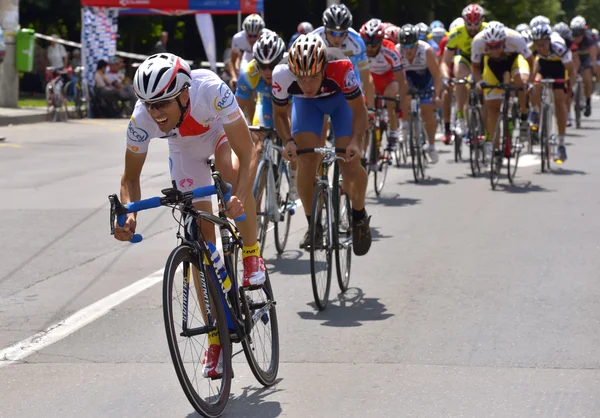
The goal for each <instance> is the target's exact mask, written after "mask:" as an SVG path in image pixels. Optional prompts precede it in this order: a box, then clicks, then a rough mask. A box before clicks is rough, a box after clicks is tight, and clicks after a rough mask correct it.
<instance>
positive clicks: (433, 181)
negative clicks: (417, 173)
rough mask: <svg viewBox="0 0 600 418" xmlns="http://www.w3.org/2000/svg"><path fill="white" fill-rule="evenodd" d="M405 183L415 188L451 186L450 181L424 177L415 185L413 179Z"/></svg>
mask: <svg viewBox="0 0 600 418" xmlns="http://www.w3.org/2000/svg"><path fill="white" fill-rule="evenodd" d="M407 183H412V184H416V185H417V186H439V185H446V184H452V182H451V181H450V180H446V179H440V178H437V177H426V178H424V179H423V180H419V182H418V183H416V182H415V179H414V178H413V179H412V180H408V182H407ZM399 184H401V183H399Z"/></svg>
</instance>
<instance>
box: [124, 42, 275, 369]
mask: <svg viewBox="0 0 600 418" xmlns="http://www.w3.org/2000/svg"><path fill="white" fill-rule="evenodd" d="M133 87H134V91H135V94H136V95H137V96H138V98H139V99H140V100H138V102H137V104H136V106H135V109H134V111H133V116H132V117H131V121H130V122H129V127H128V128H127V135H126V136H127V150H126V152H125V170H124V173H123V177H122V179H121V201H122V202H123V203H129V202H132V201H137V200H140V198H141V187H140V174H141V171H142V167H143V165H144V162H145V160H146V154H147V151H148V145H149V143H150V140H151V139H152V138H166V139H167V140H168V142H169V168H170V171H171V178H172V180H173V181H174V182H175V183H176V185H177V188H178V189H179V190H181V191H184V192H185V191H191V190H193V189H195V188H197V187H203V186H207V185H210V184H213V180H212V177H211V171H210V167H209V166H208V164H207V159H208V158H209V157H210V156H211V155H212V154H214V156H215V166H216V168H217V170H218V171H219V172H220V173H221V175H222V177H223V179H224V180H225V181H227V182H228V183H231V185H232V186H233V189H232V191H231V194H232V196H231V199H230V200H229V202H228V204H227V208H226V209H227V211H226V213H227V216H229V217H230V218H237V217H239V216H241V215H242V214H243V213H245V214H246V219H245V220H244V221H242V222H238V223H237V225H238V227H239V229H240V231H241V233H242V236H243V237H244V246H243V249H242V257H243V264H244V280H243V286H245V287H247V286H254V285H260V284H262V283H264V281H265V264H264V261H263V259H262V258H261V256H260V249H259V247H258V243H257V240H256V234H257V233H256V205H255V202H254V196H253V194H252V180H253V179H252V176H251V173H250V170H251V168H250V166H251V161H252V158H253V155H254V146H253V142H252V139H251V137H250V132H249V131H248V125H247V124H246V120H245V119H244V118H243V117H242V112H241V110H240V109H239V107H238V104H237V102H236V100H235V97H234V95H233V93H232V92H231V90H230V89H229V87H228V86H227V84H225V83H224V82H223V81H222V80H221V79H219V77H218V76H217V75H216V74H215V73H213V72H212V71H209V70H195V71H191V69H190V66H189V65H188V64H187V62H185V61H184V60H183V59H181V58H179V57H177V56H175V55H173V54H167V53H164V54H157V55H153V56H151V57H150V58H148V59H147V60H146V61H144V62H143V63H142V65H140V67H139V68H138V70H137V71H136V73H135V77H134V81H133ZM193 204H194V207H196V208H197V209H199V210H203V211H207V212H211V213H212V204H211V201H210V198H201V199H194V201H193ZM136 218H137V216H136V214H135V213H133V214H129V215H127V220H126V221H125V225H124V226H123V227H122V228H121V227H119V226H118V225H115V238H117V239H119V240H121V241H127V240H129V239H131V238H132V236H133V233H134V232H135V228H136ZM201 227H202V232H203V234H204V237H205V238H206V239H207V240H209V241H211V242H213V243H214V242H215V230H214V227H213V226H212V225H210V226H209V224H208V223H204V224H203V225H202V226H201ZM200 303H201V302H200ZM208 340H209V349H208V350H207V351H206V353H205V357H204V360H203V370H202V374H203V376H204V377H216V376H218V375H219V373H220V370H219V368H221V371H222V360H221V359H222V356H221V346H220V340H219V337H218V333H209V336H208Z"/></svg>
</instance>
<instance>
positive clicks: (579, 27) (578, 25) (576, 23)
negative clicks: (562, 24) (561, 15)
mask: <svg viewBox="0 0 600 418" xmlns="http://www.w3.org/2000/svg"><path fill="white" fill-rule="evenodd" d="M586 25H587V22H586V21H585V19H584V18H583V17H582V16H575V17H574V18H573V20H571V24H570V25H569V26H570V27H571V31H572V32H573V35H575V36H577V35H581V34H583V33H584V32H585V26H586Z"/></svg>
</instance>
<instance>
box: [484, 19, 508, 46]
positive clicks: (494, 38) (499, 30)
mask: <svg viewBox="0 0 600 418" xmlns="http://www.w3.org/2000/svg"><path fill="white" fill-rule="evenodd" d="M482 36H483V40H484V41H485V42H486V43H492V42H500V41H504V40H505V39H506V28H505V27H504V25H503V24H502V23H500V22H498V21H495V20H494V21H491V22H490V23H488V25H487V27H486V28H485V29H484V31H483V35H482Z"/></svg>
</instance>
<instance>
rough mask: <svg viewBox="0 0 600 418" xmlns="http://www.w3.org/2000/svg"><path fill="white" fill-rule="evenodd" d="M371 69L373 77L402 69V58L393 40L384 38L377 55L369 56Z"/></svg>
mask: <svg viewBox="0 0 600 418" xmlns="http://www.w3.org/2000/svg"><path fill="white" fill-rule="evenodd" d="M369 70H370V71H371V74H372V75H373V77H375V76H378V75H384V74H387V73H388V72H390V71H391V72H395V71H400V70H402V58H401V57H400V54H399V53H398V51H396V48H395V46H394V43H393V42H392V41H388V40H387V39H384V40H383V42H382V43H381V47H380V48H379V52H378V53H377V55H376V56H374V57H369Z"/></svg>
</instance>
